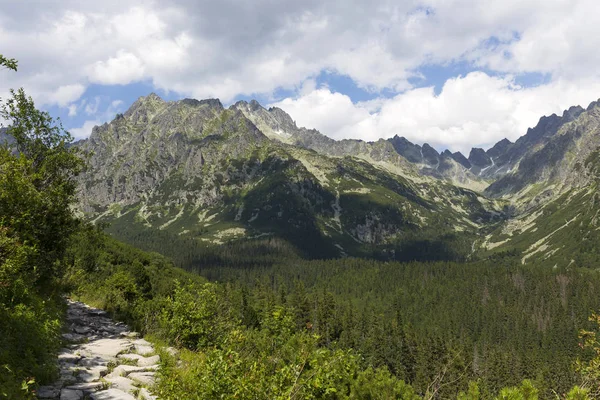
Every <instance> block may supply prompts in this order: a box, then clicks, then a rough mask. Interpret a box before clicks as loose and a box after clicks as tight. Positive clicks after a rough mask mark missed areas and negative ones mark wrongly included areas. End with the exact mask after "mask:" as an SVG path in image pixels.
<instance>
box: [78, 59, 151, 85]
mask: <svg viewBox="0 0 600 400" xmlns="http://www.w3.org/2000/svg"><path fill="white" fill-rule="evenodd" d="M88 77H89V79H90V81H91V82H94V83H100V84H103V85H126V84H128V83H131V82H135V81H139V80H141V79H142V78H143V77H144V65H143V64H142V62H141V61H140V59H139V58H137V57H136V56H135V55H134V54H131V53H128V52H126V51H124V50H119V51H118V52H117V55H116V56H115V57H110V58H109V59H108V60H106V61H97V62H96V63H94V64H93V65H91V66H90V67H88Z"/></svg>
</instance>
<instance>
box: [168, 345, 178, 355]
mask: <svg viewBox="0 0 600 400" xmlns="http://www.w3.org/2000/svg"><path fill="white" fill-rule="evenodd" d="M165 351H166V352H167V353H169V354H170V355H171V356H173V357H175V356H176V355H177V354H179V350H177V349H176V348H175V347H167V348H166V349H165Z"/></svg>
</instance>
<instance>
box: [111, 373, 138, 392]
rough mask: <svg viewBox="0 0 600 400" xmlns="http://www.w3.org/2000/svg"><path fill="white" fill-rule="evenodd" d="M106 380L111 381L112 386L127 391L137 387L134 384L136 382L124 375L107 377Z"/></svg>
mask: <svg viewBox="0 0 600 400" xmlns="http://www.w3.org/2000/svg"><path fill="white" fill-rule="evenodd" d="M106 381H107V382H108V383H110V387H111V388H114V389H119V390H122V391H124V392H127V393H130V392H131V391H133V390H135V389H137V388H136V387H135V385H134V382H133V381H132V380H131V379H128V378H125V377H124V376H115V377H113V378H108V377H107V378H106Z"/></svg>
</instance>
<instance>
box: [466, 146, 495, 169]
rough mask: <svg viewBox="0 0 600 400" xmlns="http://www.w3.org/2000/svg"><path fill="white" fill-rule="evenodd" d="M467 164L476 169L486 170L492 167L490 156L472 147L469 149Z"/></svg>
mask: <svg viewBox="0 0 600 400" xmlns="http://www.w3.org/2000/svg"><path fill="white" fill-rule="evenodd" d="M469 162H470V163H471V164H472V165H474V166H476V167H478V168H486V167H489V166H490V165H492V160H491V159H490V156H488V155H487V154H486V152H485V150H483V149H482V148H479V147H473V148H472V149H471V153H469Z"/></svg>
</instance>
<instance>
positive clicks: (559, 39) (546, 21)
mask: <svg viewBox="0 0 600 400" xmlns="http://www.w3.org/2000/svg"><path fill="white" fill-rule="evenodd" d="M35 4H36V7H32V6H31V4H30V1H29V0H25V1H22V2H14V1H9V0H0V7H1V9H2V13H0V53H2V54H5V55H7V56H9V57H15V58H17V59H18V60H19V62H20V70H19V72H18V73H17V74H14V73H11V72H8V71H0V96H5V95H6V92H7V90H8V88H10V87H18V86H23V87H25V89H26V90H27V92H28V93H30V94H31V95H32V96H33V97H34V99H35V100H36V102H37V103H38V104H39V105H41V106H42V107H43V108H45V109H47V110H48V111H49V112H50V113H51V114H52V115H53V116H57V117H60V118H61V120H62V121H63V124H64V126H65V127H67V128H69V129H70V130H71V131H72V132H73V133H74V134H75V135H76V136H77V137H85V136H87V135H89V133H90V132H91V128H92V127H93V125H94V124H99V123H103V122H106V121H109V120H111V119H112V118H114V115H115V114H116V113H118V112H124V111H125V110H126V109H127V108H128V107H129V106H130V105H131V103H133V102H134V101H135V100H136V99H137V98H138V97H140V96H145V95H147V94H149V93H150V92H155V93H157V94H159V95H160V96H161V97H163V98H164V99H166V100H177V99H181V98H185V97H192V98H208V97H218V98H220V99H221V101H222V102H223V103H224V104H225V105H228V104H232V103H233V102H235V101H237V100H240V99H244V100H250V99H256V100H258V101H259V102H260V103H261V104H263V105H265V106H271V105H274V106H278V107H281V108H283V109H284V110H285V111H287V112H288V113H290V115H292V117H293V118H294V120H296V121H297V123H298V124H299V125H301V126H306V127H310V128H317V129H319V130H320V131H321V132H323V133H324V134H326V135H329V136H330V137H333V138H336V139H341V138H359V139H364V140H377V139H379V138H387V137H391V136H393V135H395V134H398V135H400V136H406V137H407V138H408V139H409V140H412V141H413V142H416V143H424V142H428V143H430V144H432V145H434V146H435V147H437V148H438V149H440V150H442V149H445V148H450V149H451V150H461V151H463V152H467V151H468V149H469V148H470V147H471V146H482V147H488V146H491V145H493V143H495V142H496V141H498V140H500V139H502V138H504V137H508V138H509V139H511V140H515V139H516V138H518V137H519V136H520V135H522V134H524V133H525V132H526V129H527V128H528V127H530V126H533V125H535V124H536V123H537V121H538V119H539V118H540V117H541V116H542V115H548V114H551V113H560V112H562V110H563V109H565V108H568V107H569V106H571V105H575V104H581V105H584V106H585V105H587V104H588V103H589V102H591V101H593V100H596V99H597V98H598V97H600V76H599V72H598V71H599V70H598V68H597V65H599V64H600V53H599V52H598V51H597V48H598V47H599V46H600V38H599V35H597V34H596V28H595V27H596V26H599V24H600V12H594V10H595V11H600V10H599V9H598V8H599V5H598V4H597V2H596V1H595V0H573V1H562V0H557V1H551V2H548V1H541V0H520V1H517V0H506V1H504V2H497V1H492V0H406V1H403V2H397V1H388V0H378V1H370V0H369V1H368V0H348V1H344V2H340V1H337V0H335V1H333V0H331V1H314V0H302V1H299V0H296V1H291V0H282V1H280V2H276V3H273V2H272V1H269V0H254V1H246V0H223V1H220V2H210V1H205V0H199V1H191V0H172V1H169V2H158V1H153V0H146V1H142V2H140V1H130V0H121V1H114V0H107V1H105V2H103V3H102V4H95V2H80V1H75V0H55V1H53V2H51V3H50V2H48V3H41V4H40V3H39V2H36V3H35ZM16 21H21V23H16ZM557 21H560V24H558V23H557ZM582 38H585V40H582Z"/></svg>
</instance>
